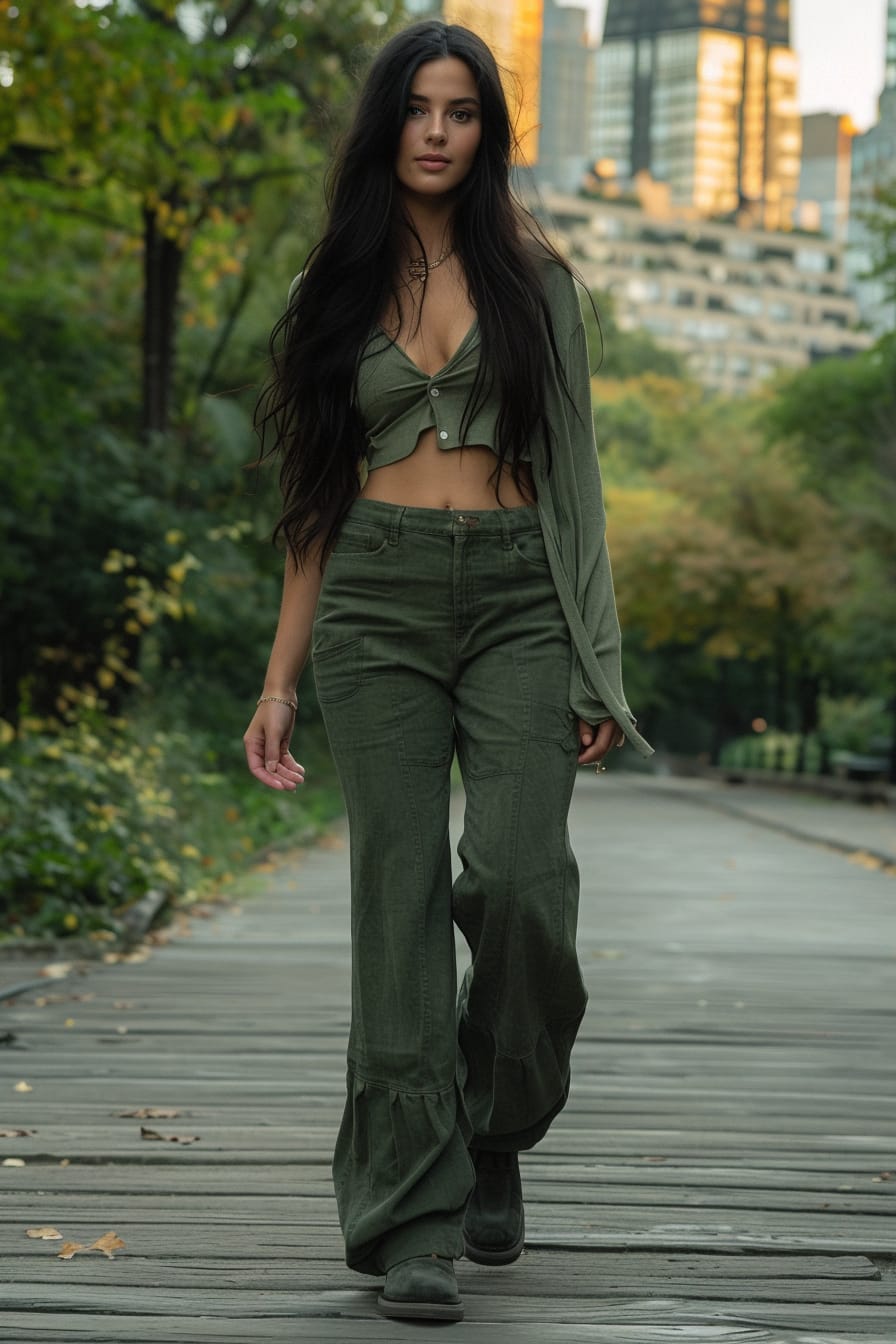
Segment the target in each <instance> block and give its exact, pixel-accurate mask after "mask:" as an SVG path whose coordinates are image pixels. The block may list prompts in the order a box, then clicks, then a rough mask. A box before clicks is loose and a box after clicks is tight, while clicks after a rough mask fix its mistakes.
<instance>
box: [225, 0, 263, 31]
mask: <svg viewBox="0 0 896 1344" xmlns="http://www.w3.org/2000/svg"><path fill="white" fill-rule="evenodd" d="M254 8H255V0H242V2H241V3H240V4H238V5H237V7H236V9H235V10H234V11H233V13H232V14H231V16H230V18H229V19H227V20H226V23H227V26H226V28H225V29H224V31H223V32H222V33H221V40H222V41H225V40H226V39H227V38H228V37H233V35H234V33H235V32H236V30H237V29H238V28H239V27H240V25H241V24H242V23H243V22H244V20H245V19H247V18H248V17H249V15H250V14H251V13H252V10H253V9H254Z"/></svg>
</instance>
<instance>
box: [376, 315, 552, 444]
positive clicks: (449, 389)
mask: <svg viewBox="0 0 896 1344" xmlns="http://www.w3.org/2000/svg"><path fill="white" fill-rule="evenodd" d="M479 353H480V339H479V320H478V318H474V319H473V323H472V325H471V326H470V328H469V330H468V331H467V333H466V335H465V336H464V338H463V340H462V341H461V343H460V345H459V346H458V347H457V349H456V350H455V352H454V354H453V355H452V356H451V358H450V359H449V360H448V361H447V363H445V364H443V365H442V367H441V368H440V369H439V370H438V372H437V373H434V374H429V373H426V372H425V371H424V370H423V369H421V368H420V367H419V365H417V364H415V363H414V361H413V360H412V359H411V357H410V355H408V354H406V353H405V351H404V350H403V349H402V348H401V346H400V345H398V344H396V343H395V342H393V341H390V339H389V337H388V336H387V335H386V333H385V332H384V331H383V330H382V328H381V327H377V328H376V330H375V331H374V333H373V335H372V336H371V338H370V340H369V341H368V343H367V345H366V346H365V347H364V350H363V352H362V355H361V360H360V363H359V367H358V379H357V388H356V405H357V408H358V413H359V415H360V417H361V421H362V424H363V425H364V430H365V433H366V436H367V466H368V467H369V468H370V469H371V470H373V468H374V467H384V466H387V465H388V464H389V463H390V462H399V461H401V459H402V458H403V457H409V456H410V454H411V453H412V452H413V451H414V449H415V447H416V446H417V440H418V438H419V436H420V434H421V433H422V432H423V430H425V429H430V428H434V429H435V431H436V443H437V444H438V446H439V447H440V448H444V449H446V450H447V449H451V448H458V447H459V446H460V444H461V442H462V440H461V423H462V421H463V418H464V411H465V409H466V406H467V399H468V397H469V395H470V392H471V390H472V387H473V382H474V379H475V377H476V370H477V368H478V366H479ZM480 401H481V405H479V406H478V408H477V409H476V411H475V413H474V415H473V416H472V418H471V419H470V422H469V424H468V425H467V426H466V427H465V429H466V432H465V435H464V438H463V442H464V443H470V444H473V443H476V444H484V445H485V446H486V447H488V448H494V447H495V444H496V443H497V433H496V425H497V421H498V415H499V413H500V410H501V400H500V397H499V395H498V393H497V392H496V391H488V389H485V396H484V399H483V398H482V397H480ZM526 456H528V454H526Z"/></svg>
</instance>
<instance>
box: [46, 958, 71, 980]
mask: <svg viewBox="0 0 896 1344" xmlns="http://www.w3.org/2000/svg"><path fill="white" fill-rule="evenodd" d="M71 969H72V963H71V962H70V961H50V962H48V963H47V965H46V966H42V967H41V968H40V970H39V971H38V975H42V976H44V978H45V979H47V980H63V979H64V978H65V977H66V976H67V975H68V973H69V971H70V970H71Z"/></svg>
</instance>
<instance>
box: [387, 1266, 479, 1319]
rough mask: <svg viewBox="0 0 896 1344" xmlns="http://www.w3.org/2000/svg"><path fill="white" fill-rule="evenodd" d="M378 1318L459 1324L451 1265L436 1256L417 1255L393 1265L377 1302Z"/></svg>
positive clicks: (461, 1314)
mask: <svg viewBox="0 0 896 1344" xmlns="http://www.w3.org/2000/svg"><path fill="white" fill-rule="evenodd" d="M376 1305H377V1310H378V1311H379V1313H380V1315H381V1316H390V1317H395V1318H397V1319H399V1320H418V1321H462V1320H463V1318H464V1308H463V1303H462V1302H461V1300H460V1294H459V1293H458V1291H457V1279H456V1278H455V1277H454V1265H453V1264H452V1262H451V1261H450V1260H446V1259H444V1258H443V1257H442V1256H438V1255H418V1256H414V1257H413V1258H412V1259H410V1260H402V1261H400V1262H399V1263H398V1264H397V1265H392V1266H391V1267H390V1268H389V1269H388V1270H387V1272H386V1282H385V1285H384V1287H383V1291H382V1292H381V1293H380V1296H379V1298H378V1300H377V1304H376Z"/></svg>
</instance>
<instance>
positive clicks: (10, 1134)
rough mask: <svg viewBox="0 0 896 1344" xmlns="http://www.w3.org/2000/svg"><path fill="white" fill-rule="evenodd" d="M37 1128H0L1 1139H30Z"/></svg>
mask: <svg viewBox="0 0 896 1344" xmlns="http://www.w3.org/2000/svg"><path fill="white" fill-rule="evenodd" d="M36 1133H37V1130H36V1129H0V1139H30V1138H31V1135H32V1134H36Z"/></svg>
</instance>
